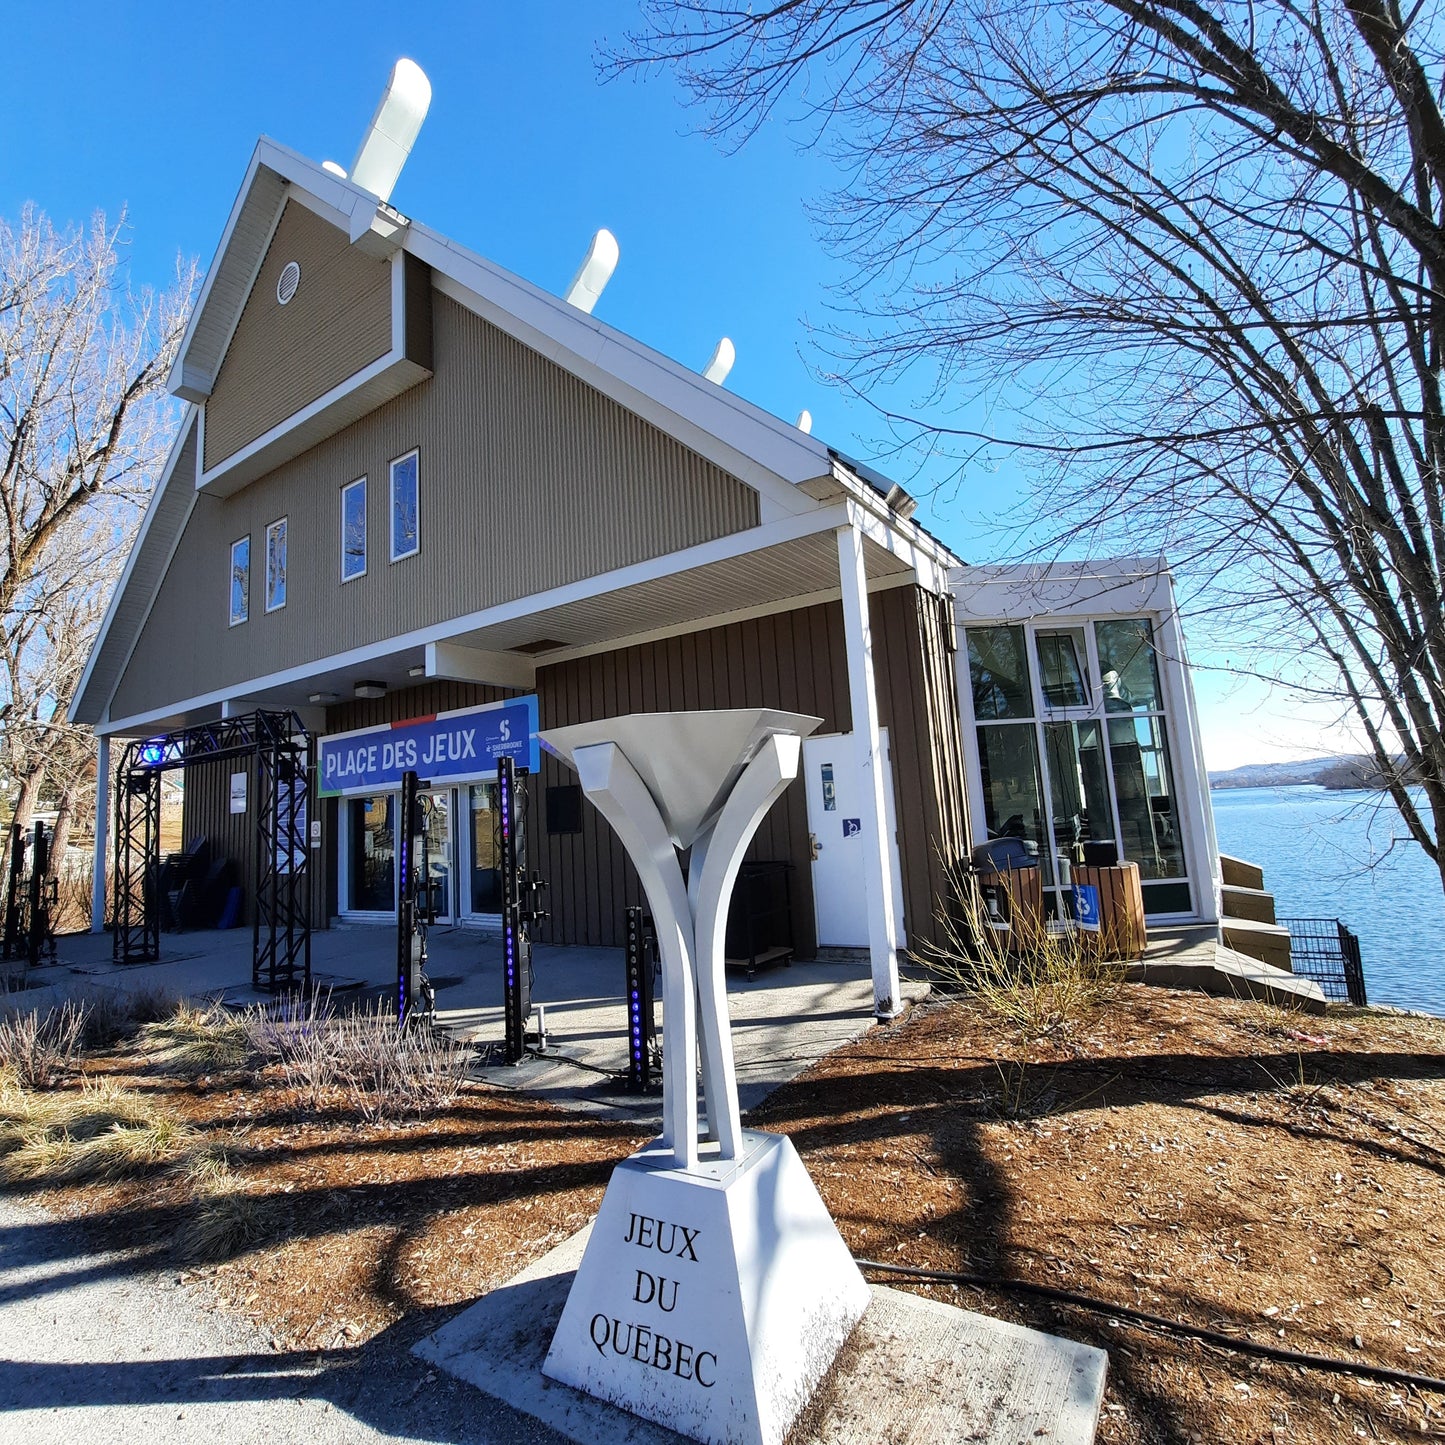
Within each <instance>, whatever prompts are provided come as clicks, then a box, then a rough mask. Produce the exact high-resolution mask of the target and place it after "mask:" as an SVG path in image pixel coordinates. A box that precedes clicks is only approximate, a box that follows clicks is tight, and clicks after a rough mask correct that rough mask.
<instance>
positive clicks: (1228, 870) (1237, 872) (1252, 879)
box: [1219, 853, 1264, 888]
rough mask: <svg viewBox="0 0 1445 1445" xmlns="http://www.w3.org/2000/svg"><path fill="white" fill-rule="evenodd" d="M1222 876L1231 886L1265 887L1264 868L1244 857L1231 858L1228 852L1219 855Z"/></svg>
mask: <svg viewBox="0 0 1445 1445" xmlns="http://www.w3.org/2000/svg"><path fill="white" fill-rule="evenodd" d="M1219 872H1220V877H1221V878H1222V879H1223V881H1224V882H1225V883H1227V884H1228V885H1229V886H1230V887H1231V888H1263V887H1264V869H1263V868H1261V867H1259V866H1258V865H1257V864H1254V863H1246V862H1245V861H1244V859H1243V858H1231V857H1230V856H1229V854H1228V853H1221V854H1220V855H1219Z"/></svg>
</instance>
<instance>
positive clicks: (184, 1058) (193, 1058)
mask: <svg viewBox="0 0 1445 1445" xmlns="http://www.w3.org/2000/svg"><path fill="white" fill-rule="evenodd" d="M251 1034H252V1026H251V1021H250V1020H249V1019H248V1018H247V1017H246V1015H244V1014H240V1015H238V1014H233V1013H228V1012H227V1011H226V1009H224V1008H222V1007H221V1006H220V1005H219V1004H206V1005H203V1006H201V1007H199V1008H197V1007H196V1006H194V1005H193V1004H188V1003H179V1004H176V1005H175V1006H174V1008H173V1009H172V1010H171V1012H170V1013H169V1014H168V1015H167V1016H166V1017H164V1018H161V1019H157V1020H156V1021H154V1022H153V1023H147V1024H143V1025H142V1026H141V1029H140V1045H141V1048H142V1049H143V1050H145V1052H146V1053H148V1054H150V1055H151V1056H152V1057H153V1058H155V1060H156V1061H157V1062H158V1063H160V1064H162V1065H164V1066H165V1067H167V1068H171V1069H175V1070H177V1071H178V1072H181V1073H188V1074H213V1073H226V1072H230V1071H233V1070H236V1069H241V1068H244V1067H245V1066H246V1064H247V1063H248V1062H250V1060H251V1058H252V1056H253V1053H254V1050H253V1047H252V1043H251Z"/></svg>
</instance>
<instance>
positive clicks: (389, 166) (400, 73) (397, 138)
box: [351, 57, 431, 201]
mask: <svg viewBox="0 0 1445 1445" xmlns="http://www.w3.org/2000/svg"><path fill="white" fill-rule="evenodd" d="M430 105H431V81H429V80H428V79H427V78H426V73H425V71H423V70H422V68H421V66H419V65H418V64H417V63H416V61H414V60H407V59H406V58H405V57H403V58H402V59H400V60H398V61H397V62H396V64H395V65H394V66H392V68H391V79H390V80H389V81H388V82H387V86H386V90H385V91H384V92H383V93H382V97H381V101H380V103H379V104H378V105H377V107H376V114H375V115H374V116H372V118H371V124H370V125H369V126H368V127H367V128H366V135H365V136H364V137H362V141H361V148H360V149H359V150H358V151H357V152H356V159H355V160H354V161H352V163H351V179H352V180H353V181H355V182H356V184H357V185H358V186H361V187H363V188H364V189H365V190H368V191H370V192H371V193H372V195H374V196H376V197H377V199H378V200H382V201H386V200H390V198H391V192H392V187H393V186H395V185H396V178H397V177H398V176H399V175H400V174H401V168H402V167H403V166H404V165H405V164H406V158H407V157H408V156H409V155H410V154H411V148H412V146H414V145H415V144H416V138H417V134H418V132H419V131H420V130H421V123H422V121H424V120H425V119H426V113H427V109H428V107H429V106H430Z"/></svg>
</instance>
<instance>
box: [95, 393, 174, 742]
mask: <svg viewBox="0 0 1445 1445" xmlns="http://www.w3.org/2000/svg"><path fill="white" fill-rule="evenodd" d="M197 410H198V408H197V407H195V406H194V405H192V404H190V403H187V404H186V409H185V412H184V414H183V415H182V417H181V424H180V426H179V428H178V429H177V431H176V435H175V440H174V441H172V442H171V449H170V451H168V452H167V453H166V459H165V462H164V463H163V464H162V466H161V474H160V476H159V478H157V480H156V484H155V486H154V488H152V490H151V495H150V500H149V501H148V502H147V503H146V509H145V515H144V516H143V517H142V518H141V523H140V526H139V527H138V528H137V529H136V534H135V540H134V541H133V542H132V543H131V547H130V552H129V554H128V555H127V557H126V559H125V566H124V568H123V569H122V570H121V574H120V579H119V580H118V581H117V582H116V584H115V587H114V588H113V589H112V590H111V594H110V601H109V602H108V603H107V604H106V608H105V616H104V617H103V618H101V621H100V628H99V630H98V631H97V632H96V634H95V641H94V642H93V643H92V644H91V648H90V656H89V657H87V658H86V659H85V668H84V670H83V671H82V672H81V674H80V682H79V683H78V684H77V685H76V689H75V702H74V704H73V707H72V710H73V711H80V710H82V709H83V705H84V702H85V693H86V689H87V688H88V687H89V686H90V675H91V673H92V671H93V670H94V668H95V660H96V658H97V657H99V656H100V653H101V649H102V648H103V647H104V645H105V639H106V637H107V635H108V634H109V632H110V627H111V623H112V622H114V620H115V614H116V610H117V609H118V608H119V607H120V604H121V599H122V598H123V597H124V596H125V590H126V588H127V587H129V586H130V580H131V574H132V573H133V572H134V571H135V559H136V558H137V557H138V556H139V555H140V550H141V546H142V544H143V543H144V542H145V540H146V538H147V537H148V536H149V535H150V529H151V521H152V519H153V518H154V517H155V514H156V511H157V509H158V506H159V504H160V497H161V492H162V491H163V490H164V489H165V488H166V487H168V486H169V485H170V483H171V477H172V475H173V474H174V472H175V467H176V463H177V462H178V461H179V460H180V456H181V450H182V448H183V447H184V446H185V444H186V436H187V435H188V433H189V432H190V429H191V423H192V421H193V420H194V419H195V416H196V412H197ZM182 483H183V484H186V485H190V484H188V483H185V479H184V478H183V479H182ZM190 490H191V492H192V493H193V494H194V491H195V488H194V486H193V485H190ZM181 531H182V532H184V531H185V527H184V526H182V528H181ZM179 540H180V534H179V533H178V534H177V536H176V539H175V541H174V542H172V545H171V552H170V554H168V555H167V558H166V565H165V566H164V567H162V568H161V573H160V575H161V577H162V578H164V577H165V574H166V571H167V569H168V568H169V567H170V558H171V556H173V555H174V553H175V545H176V542H179ZM159 586H160V584H159V582H157V584H156V588H157V590H159ZM154 602H155V593H154V592H152V594H151V600H150V602H148V603H147V604H146V616H147V617H148V616H149V615H150V609H151V606H152V605H153V604H154ZM141 625H142V627H144V625H145V624H144V621H142V624H141ZM133 647H134V643H132V648H133ZM128 660H129V659H128V658H127V661H128ZM124 674H125V666H124V664H122V666H121V669H120V672H119V673H117V677H121V676H124ZM109 706H110V699H109V698H106V700H105V707H109ZM100 711H101V713H102V714H103V713H104V711H105V708H102V709H101V710H100Z"/></svg>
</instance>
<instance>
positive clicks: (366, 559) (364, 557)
mask: <svg viewBox="0 0 1445 1445" xmlns="http://www.w3.org/2000/svg"><path fill="white" fill-rule="evenodd" d="M357 487H360V488H361V571H359V572H350V573H349V572H347V570H346V494H347V493H348V492H351V491H354V490H355V489H356V488H357ZM366 492H367V487H366V478H365V477H364V476H362V477H357V478H356V479H355V480H354V481H350V482H347V484H346V485H345V486H344V487H342V489H341V542H340V546H341V582H342V585H343V586H345V585H346V583H348V582H355V581H356V580H357V579H358V578H360V577H365V576H366V569H367V568H368V567H369V566H370V564H371V549H370V548H369V547H368V545H367V536H366V522H367V514H366V508H367V502H368V499H367V495H366Z"/></svg>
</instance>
